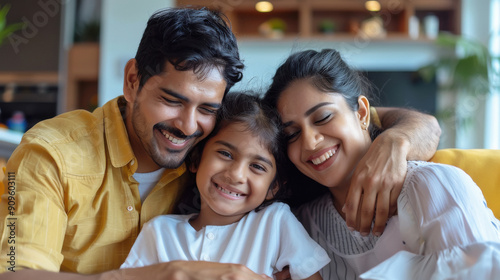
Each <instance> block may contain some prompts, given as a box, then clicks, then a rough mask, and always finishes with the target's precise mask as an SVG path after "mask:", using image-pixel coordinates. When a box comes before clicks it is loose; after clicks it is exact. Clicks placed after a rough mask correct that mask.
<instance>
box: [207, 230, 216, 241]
mask: <svg viewBox="0 0 500 280" xmlns="http://www.w3.org/2000/svg"><path fill="white" fill-rule="evenodd" d="M207 238H208V239H210V240H213V239H214V238H215V234H214V233H213V232H209V233H207Z"/></svg>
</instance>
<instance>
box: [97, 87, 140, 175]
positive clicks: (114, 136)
mask: <svg viewBox="0 0 500 280" xmlns="http://www.w3.org/2000/svg"><path fill="white" fill-rule="evenodd" d="M125 104H126V101H125V98H124V97H123V96H119V97H117V98H115V99H113V100H110V101H109V102H107V103H106V104H104V105H103V106H102V107H103V114H104V129H105V133H106V144H107V146H108V151H109V157H110V159H111V164H112V165H113V167H123V166H125V165H127V164H128V163H130V162H132V161H136V160H135V156H134V152H133V151H132V146H131V145H130V140H129V139H128V134H127V129H126V127H125V122H124V121H123V117H122V114H121V111H120V109H123V110H124V109H125V108H120V107H123V106H125ZM132 165H134V166H137V163H136V162H132Z"/></svg>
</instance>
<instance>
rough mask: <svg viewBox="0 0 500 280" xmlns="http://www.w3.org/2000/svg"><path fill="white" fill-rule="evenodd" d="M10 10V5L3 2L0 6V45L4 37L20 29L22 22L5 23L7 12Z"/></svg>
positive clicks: (22, 25)
mask: <svg viewBox="0 0 500 280" xmlns="http://www.w3.org/2000/svg"><path fill="white" fill-rule="evenodd" d="M9 11H10V5H9V4H5V5H4V6H3V7H1V8H0V45H2V43H3V41H4V40H5V38H7V37H9V35H10V34H12V33H13V32H14V31H16V30H19V29H22V28H23V27H24V24H23V23H13V24H9V25H7V14H8V13H9Z"/></svg>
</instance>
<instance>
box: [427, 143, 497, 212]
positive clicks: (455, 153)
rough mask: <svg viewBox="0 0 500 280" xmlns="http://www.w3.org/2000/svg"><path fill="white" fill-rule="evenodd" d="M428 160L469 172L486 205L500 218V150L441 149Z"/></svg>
mask: <svg viewBox="0 0 500 280" xmlns="http://www.w3.org/2000/svg"><path fill="white" fill-rule="evenodd" d="M430 161H432V162H438V163H444V164H449V165H453V166H456V167H459V168H461V169H462V170H464V171H465V172H466V173H467V174H469V176H471V178H472V180H474V182H476V184H477V185H478V186H479V187H480V188H481V190H482V191H483V195H484V197H485V198H486V203H487V204H488V207H489V208H490V209H491V210H492V211H493V213H494V214H495V217H497V219H500V150H488V149H470V150H466V149H442V150H438V151H437V152H436V154H435V155H434V157H433V158H432V159H431V160H430Z"/></svg>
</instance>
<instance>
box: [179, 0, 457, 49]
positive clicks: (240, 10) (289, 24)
mask: <svg viewBox="0 0 500 280" xmlns="http://www.w3.org/2000/svg"><path fill="white" fill-rule="evenodd" d="M257 2H258V1H255V0H239V1H235V0H218V1H203V0H177V6H185V5H194V6H207V5H208V7H210V8H213V9H218V10H221V11H223V12H224V14H226V15H227V17H228V18H229V20H230V22H231V24H232V27H233V31H234V33H235V34H236V35H237V36H238V38H239V39H245V38H251V39H255V38H257V37H264V36H263V35H262V34H260V32H259V27H260V26H261V24H263V23H264V22H266V21H268V20H270V19H275V18H279V19H281V20H282V21H284V22H285V23H286V30H285V32H284V35H285V36H284V37H283V38H287V37H293V38H304V39H311V38H312V39H316V38H321V37H327V38H329V39H332V40H335V39H338V38H343V39H345V38H353V37H355V36H357V34H358V30H359V28H361V25H362V22H363V21H365V20H367V19H370V18H373V17H380V18H381V19H382V22H383V28H384V29H385V31H386V33H387V36H386V38H391V37H398V38H401V37H406V38H407V39H409V36H408V22H409V19H410V17H411V16H412V15H415V16H417V18H419V20H420V22H421V23H422V21H423V19H424V17H425V16H427V15H430V14H433V15H436V16H437V17H438V18H439V23H440V30H442V31H449V32H452V33H454V34H460V12H461V11H460V6H461V3H460V0H380V1H379V3H380V4H381V10H380V11H378V12H370V11H368V10H367V9H366V8H365V2H366V1H364V0H274V1H273V0H271V1H270V2H271V3H272V4H273V6H274V10H273V11H272V12H269V13H259V12H257V11H256V10H255V3H257ZM323 20H330V21H333V22H334V23H335V26H336V28H335V30H334V32H333V33H323V32H321V31H320V28H319V25H320V23H321V22H322V21H323ZM421 30H422V28H421ZM422 37H424V36H422ZM423 39H425V38H423Z"/></svg>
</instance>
